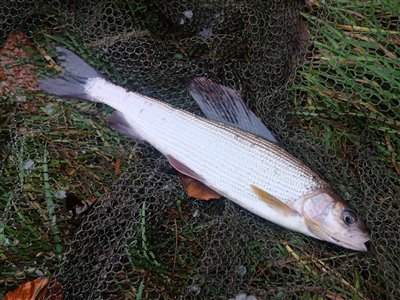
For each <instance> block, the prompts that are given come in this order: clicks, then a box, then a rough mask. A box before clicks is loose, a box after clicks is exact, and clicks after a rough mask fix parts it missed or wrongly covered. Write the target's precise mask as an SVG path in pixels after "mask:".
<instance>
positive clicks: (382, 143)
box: [294, 1, 400, 173]
mask: <svg viewBox="0 0 400 300" xmlns="http://www.w3.org/2000/svg"><path fill="white" fill-rule="evenodd" d="M313 2H314V3H315V6H314V8H315V9H321V11H323V13H324V14H326V15H327V16H328V17H327V19H325V18H324V19H321V18H319V17H318V16H315V15H310V14H306V13H304V14H303V16H304V18H305V20H307V23H308V28H309V31H310V39H311V45H312V47H313V56H312V57H310V58H309V59H307V60H306V61H305V62H304V66H303V67H302V68H301V69H300V70H299V72H298V77H299V79H298V80H297V82H296V84H295V86H294V88H295V91H296V94H297V95H298V96H297V98H296V102H295V106H296V110H295V112H294V113H295V114H296V115H297V116H298V117H299V119H300V120H302V123H303V125H304V126H305V127H307V130H308V132H309V133H310V134H312V135H314V136H317V137H318V139H319V138H322V140H323V142H324V145H325V146H326V148H327V149H333V150H335V151H337V152H338V153H339V154H340V155H342V157H345V155H346V153H344V151H343V149H347V150H346V151H348V152H349V150H348V149H355V151H357V149H359V148H360V147H371V148H372V149H374V151H373V152H372V153H371V154H372V155H373V156H374V157H375V158H376V159H377V160H379V161H382V162H384V163H385V164H387V165H388V167H389V168H391V169H392V170H394V171H395V172H397V173H400V167H399V166H400V151H399V149H400V104H399V99H400V50H399V49H400V45H399V42H398V39H399V38H400V31H399V30H398V28H399V23H400V20H399V14H397V15H396V12H397V13H398V11H399V7H398V5H397V4H396V1H383V2H382V4H381V5H379V4H376V3H375V4H374V5H372V4H370V3H369V2H365V1H363V2H358V1H353V2H351V1H337V2H333V3H332V4H331V6H326V7H325V6H322V8H319V7H320V6H321V3H322V2H319V1H313ZM396 20H397V26H396V25H394V24H396ZM396 29H397V30H396Z"/></svg>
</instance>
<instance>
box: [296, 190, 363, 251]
mask: <svg viewBox="0 0 400 300" xmlns="http://www.w3.org/2000/svg"><path fill="white" fill-rule="evenodd" d="M302 212H303V216H304V219H305V222H306V225H307V228H308V229H309V231H310V232H311V233H312V234H313V235H315V236H316V237H317V238H319V239H321V240H324V241H328V242H331V243H334V244H337V245H339V246H341V247H344V248H348V249H352V250H356V251H367V247H366V246H365V243H366V242H367V241H369V240H370V232H369V230H368V228H367V226H366V225H365V223H364V222H363V221H362V220H361V219H360V217H359V216H358V214H357V213H356V212H355V211H354V210H353V209H352V208H350V206H349V205H348V204H347V203H346V202H344V201H343V200H342V199H341V198H340V196H339V195H337V194H336V193H335V192H333V191H332V190H331V189H326V188H325V189H319V190H317V191H315V192H313V193H312V194H310V195H309V196H307V197H305V198H304V202H303V208H302Z"/></svg>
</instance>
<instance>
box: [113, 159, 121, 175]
mask: <svg viewBox="0 0 400 300" xmlns="http://www.w3.org/2000/svg"><path fill="white" fill-rule="evenodd" d="M114 169H115V173H116V174H119V173H121V160H120V159H119V158H118V159H117V160H116V161H115V165H114Z"/></svg>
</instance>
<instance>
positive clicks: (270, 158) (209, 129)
mask: <svg viewBox="0 0 400 300" xmlns="http://www.w3.org/2000/svg"><path fill="white" fill-rule="evenodd" d="M64 54H65V53H64ZM64 67H65V66H64ZM67 67H68V66H66V67H65V68H67ZM51 80H55V79H48V80H47V81H44V83H43V84H42V85H41V87H42V89H44V90H47V91H49V92H52V93H54V94H57V91H56V92H54V90H52V88H49V86H51V85H52V84H56V83H57V82H54V81H53V82H52V81H51ZM70 81H71V80H70ZM75 84H76V83H75ZM79 84H80V89H81V90H80V92H79V93H80V94H82V93H83V94H84V95H85V96H84V97H81V98H85V99H89V100H91V101H94V102H100V103H104V104H107V105H109V106H111V107H113V108H114V109H115V110H116V111H118V112H119V113H120V114H121V118H123V119H124V121H125V122H126V125H125V129H126V131H128V132H129V135H130V136H134V137H136V138H137V139H140V140H145V141H147V142H148V143H150V144H151V145H153V146H154V147H155V148H156V149H158V150H159V151H160V152H161V153H162V154H164V155H165V156H166V157H167V158H168V159H169V160H170V162H171V164H172V165H173V166H176V165H177V163H176V162H179V166H184V168H183V169H182V168H181V169H180V168H179V167H177V169H178V170H179V171H182V172H183V173H185V172H186V175H189V176H191V177H193V178H195V179H197V180H199V181H201V182H202V183H203V184H205V185H206V186H208V187H209V188H211V189H212V190H214V191H216V192H218V193H219V194H221V195H223V196H224V197H226V198H228V199H230V200H231V201H233V202H235V203H236V204H238V205H240V206H241V207H243V208H245V209H247V210H249V211H251V212H252V213H254V214H256V215H259V216H260V217H262V218H264V219H267V220H269V221H271V222H274V223H276V224H279V225H281V226H283V227H286V228H288V229H291V230H294V231H298V232H301V233H303V234H306V235H309V236H312V237H314V238H318V239H322V240H327V241H329V242H332V243H335V244H339V245H341V246H343V247H346V248H350V249H354V250H359V251H365V250H366V248H365V245H364V243H365V242H366V241H367V240H368V239H369V235H368V233H367V231H366V228H365V225H364V224H363V223H362V221H361V220H358V218H357V216H356V215H355V213H354V212H352V211H351V210H350V209H349V208H348V207H347V205H346V204H345V203H344V202H343V201H341V199H340V198H339V197H338V196H337V195H336V194H335V193H334V192H332V191H331V189H330V188H329V185H328V184H327V183H326V182H325V181H324V180H322V179H321V178H320V177H319V176H318V175H317V174H316V173H314V172H313V171H312V170H311V169H310V168H308V167H307V166H306V165H304V164H303V163H302V162H301V161H299V160H298V159H296V158H295V157H293V156H292V155H290V154H289V153H287V152H286V151H284V150H283V149H282V148H280V147H279V146H277V145H276V144H274V143H272V142H269V141H267V140H265V139H263V138H261V137H259V136H257V135H255V134H252V133H249V132H247V131H244V130H241V129H239V128H235V127H232V126H229V125H226V124H223V123H220V122H216V121H213V120H209V119H206V118H202V117H199V116H197V115H194V114H191V113H189V112H186V111H183V110H180V109H177V108H174V107H172V106H170V105H167V104H165V103H163V102H161V101H158V100H155V99H152V98H149V97H146V96H143V95H140V94H138V93H134V92H128V91H127V90H125V89H124V88H122V87H118V86H116V85H114V84H112V83H110V82H108V81H107V80H105V79H103V78H101V77H98V76H95V77H91V78H87V79H86V80H85V81H84V83H82V82H80V83H79ZM58 94H59V95H64V96H65V94H62V93H58ZM174 162H175V163H174ZM319 206H320V207H319ZM345 211H347V213H346V214H347V217H349V214H350V217H355V218H356V220H355V222H352V223H351V224H346V222H345V219H344V216H343V213H344V212H345ZM349 212H350V213H349ZM327 220H328V221H329V223H327V224H325V223H326V221H327ZM347 220H350V221H352V220H351V219H349V218H348V219H347ZM353 221H354V220H353ZM332 222H333V223H334V224H331V223H332ZM346 226H347V227H346ZM329 227H332V228H333V229H332V228H329ZM338 231H345V233H343V232H338Z"/></svg>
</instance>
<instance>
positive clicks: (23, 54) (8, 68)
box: [0, 32, 38, 95]
mask: <svg viewBox="0 0 400 300" xmlns="http://www.w3.org/2000/svg"><path fill="white" fill-rule="evenodd" d="M32 52H33V49H32V47H31V44H30V42H29V40H28V39H27V38H26V37H25V35H24V34H23V33H22V32H14V33H11V34H10V35H9V36H8V38H7V40H6V42H5V44H4V46H3V48H2V49H1V50H0V79H1V81H3V82H4V83H5V85H3V87H2V89H1V90H0V92H1V93H4V92H6V91H11V90H12V89H15V88H16V87H20V88H23V89H27V90H31V91H35V90H37V84H38V76H37V75H36V72H35V71H34V70H33V69H34V65H32V64H25V63H19V62H18V59H21V58H22V59H28V58H30V57H31V53H32ZM0 95H1V94H0Z"/></svg>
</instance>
